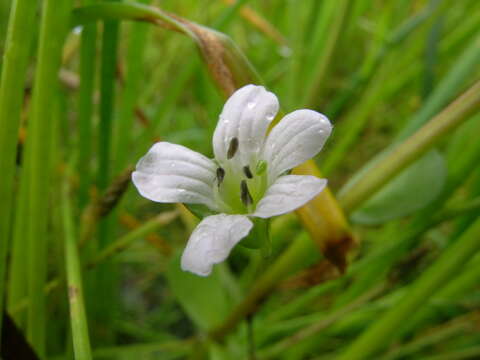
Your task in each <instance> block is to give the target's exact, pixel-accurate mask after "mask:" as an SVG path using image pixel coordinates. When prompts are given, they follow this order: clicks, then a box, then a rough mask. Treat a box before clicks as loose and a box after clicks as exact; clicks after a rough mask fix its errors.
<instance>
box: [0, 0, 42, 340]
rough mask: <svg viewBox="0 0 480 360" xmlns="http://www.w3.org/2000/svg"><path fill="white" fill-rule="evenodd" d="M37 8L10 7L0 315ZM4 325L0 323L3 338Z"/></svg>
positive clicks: (1, 166) (0, 120) (2, 87)
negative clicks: (25, 91)
mask: <svg viewBox="0 0 480 360" xmlns="http://www.w3.org/2000/svg"><path fill="white" fill-rule="evenodd" d="M35 10H36V9H35V6H32V3H31V2H30V1H28V0H16V1H14V2H13V3H12V5H11V12H10V18H9V25H8V32H7V39H6V44H5V53H4V55H3V64H2V65H3V66H2V74H1V75H2V76H1V82H0V129H1V131H0V174H2V181H1V185H0V311H2V309H3V304H4V298H5V287H6V283H5V272H6V265H7V261H6V260H7V253H8V244H9V239H10V223H11V221H10V220H11V215H12V211H11V209H12V200H13V199H12V194H13V181H14V176H15V159H16V155H17V140H18V129H19V126H20V111H21V105H22V100H23V90H24V81H25V75H26V71H27V62H28V55H29V53H30V45H31V42H32V38H33V36H34V34H35V31H34V24H35V23H34V19H35ZM1 330H2V324H1V322H0V338H1V332H2V331H1Z"/></svg>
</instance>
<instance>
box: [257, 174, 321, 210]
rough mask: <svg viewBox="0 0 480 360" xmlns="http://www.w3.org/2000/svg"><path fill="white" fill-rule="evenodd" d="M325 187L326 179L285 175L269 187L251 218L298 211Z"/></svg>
mask: <svg viewBox="0 0 480 360" xmlns="http://www.w3.org/2000/svg"><path fill="white" fill-rule="evenodd" d="M325 186H327V179H319V178H317V177H315V176H310V175H286V176H281V177H279V178H278V179H277V180H276V181H275V182H274V183H273V184H272V186H270V187H269V188H268V190H267V192H266V193H265V196H264V197H263V198H262V199H261V200H260V202H259V203H258V205H257V208H256V210H255V212H254V213H253V216H257V217H260V218H269V217H272V216H277V215H281V214H285V213H288V212H290V211H293V210H295V209H298V208H299V207H301V206H302V205H305V204H306V203H307V202H309V201H310V200H312V199H313V198H314V197H315V196H317V195H318V194H319V193H320V192H321V191H322V190H323V189H324V188H325Z"/></svg>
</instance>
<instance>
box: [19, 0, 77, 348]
mask: <svg viewBox="0 0 480 360" xmlns="http://www.w3.org/2000/svg"><path fill="white" fill-rule="evenodd" d="M70 9H71V1H70V0H61V1H58V0H56V1H53V0H46V1H45V2H44V3H43V12H42V14H43V15H42V20H41V27H40V44H39V50H38V65H37V71H36V76H35V82H34V89H33V100H32V101H33V105H32V114H31V118H30V127H29V129H30V130H29V134H30V135H29V139H28V141H29V142H30V145H29V146H30V152H29V153H28V155H29V157H30V159H27V160H26V161H27V163H28V166H29V173H28V174H29V179H28V180H27V181H28V191H29V201H28V217H27V220H26V226H27V239H28V248H29V254H28V262H27V263H28V289H29V290H28V293H29V297H30V304H29V308H28V331H27V338H28V340H29V341H30V343H31V344H32V345H33V347H34V348H35V349H36V351H37V353H38V354H39V355H40V356H41V357H43V356H44V354H45V336H46V333H45V321H44V316H45V310H46V309H45V305H46V303H45V301H46V299H45V294H44V291H43V288H44V286H45V280H46V270H47V269H46V257H47V222H48V214H49V211H48V204H49V201H48V200H49V191H48V190H49V187H50V175H51V174H50V170H51V168H50V166H49V161H50V159H51V154H50V152H51V141H52V140H53V131H54V130H55V124H54V121H53V120H52V108H53V107H54V106H55V101H56V96H57V93H56V92H57V90H58V71H59V68H60V61H61V55H62V46H63V42H64V39H65V35H66V32H67V29H68V24H69V14H70Z"/></svg>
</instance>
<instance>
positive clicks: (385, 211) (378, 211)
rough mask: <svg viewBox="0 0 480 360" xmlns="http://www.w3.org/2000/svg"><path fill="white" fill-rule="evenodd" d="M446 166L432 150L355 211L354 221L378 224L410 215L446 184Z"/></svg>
mask: <svg viewBox="0 0 480 360" xmlns="http://www.w3.org/2000/svg"><path fill="white" fill-rule="evenodd" d="M446 176H447V169H446V165H445V161H444V159H443V157H442V155H441V154H440V153H439V152H438V151H437V150H433V151H430V152H429V153H427V154H426V155H425V156H423V157H422V158H421V159H419V160H418V161H416V162H415V163H413V164H412V165H411V166H410V167H408V168H407V169H405V170H404V171H403V172H402V173H401V174H400V175H398V176H397V177H396V178H395V179H393V180H392V181H391V182H390V183H389V184H387V185H386V186H385V187H384V188H383V189H382V190H380V191H379V192H378V193H377V194H375V195H374V196H373V197H372V198H371V199H370V200H368V201H367V202H366V203H365V205H364V206H362V207H361V208H360V209H358V210H357V211H355V212H354V213H353V214H352V221H354V222H356V223H360V224H368V225H375V224H381V223H384V222H386V221H388V220H391V219H396V218H399V217H403V216H407V215H409V214H411V213H413V212H414V211H417V210H419V209H422V208H423V207H425V206H426V205H428V204H429V203H430V202H431V201H432V200H433V199H435V198H436V196H437V195H438V194H439V193H440V191H441V190H442V188H443V185H444V184H445V180H446Z"/></svg>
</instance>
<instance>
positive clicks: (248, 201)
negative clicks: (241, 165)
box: [240, 180, 253, 206]
mask: <svg viewBox="0 0 480 360" xmlns="http://www.w3.org/2000/svg"><path fill="white" fill-rule="evenodd" d="M240 198H241V199H242V203H243V205H245V206H249V205H252V204H253V199H252V195H250V192H249V191H248V186H247V181H246V180H242V182H241V183H240Z"/></svg>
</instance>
